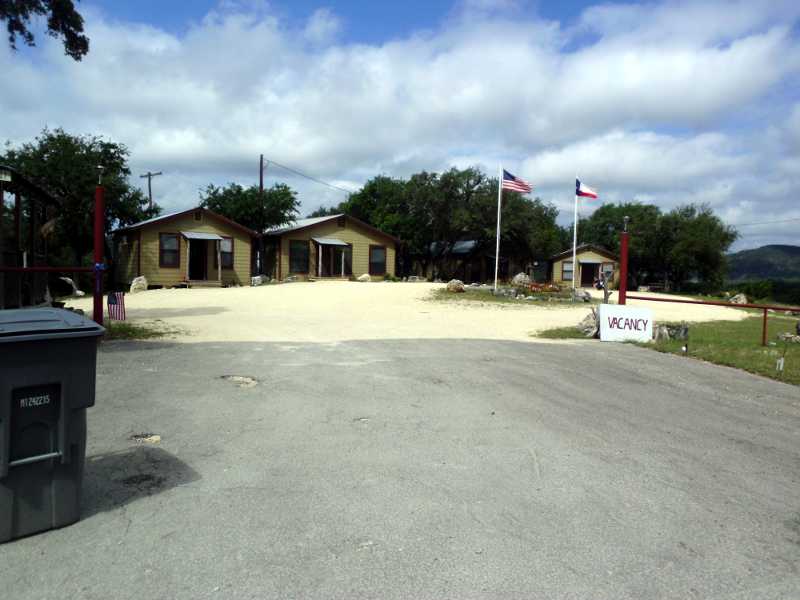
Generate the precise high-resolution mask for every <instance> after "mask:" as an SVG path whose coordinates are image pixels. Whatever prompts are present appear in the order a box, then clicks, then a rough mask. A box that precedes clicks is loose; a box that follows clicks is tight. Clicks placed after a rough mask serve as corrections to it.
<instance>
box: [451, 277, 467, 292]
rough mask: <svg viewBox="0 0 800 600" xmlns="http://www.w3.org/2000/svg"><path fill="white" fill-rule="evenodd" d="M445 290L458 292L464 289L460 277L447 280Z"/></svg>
mask: <svg viewBox="0 0 800 600" xmlns="http://www.w3.org/2000/svg"><path fill="white" fill-rule="evenodd" d="M447 291H448V292H452V293H454V294H460V293H462V292H463V291H464V282H463V281H461V280H460V279H451V280H450V281H448V282H447Z"/></svg>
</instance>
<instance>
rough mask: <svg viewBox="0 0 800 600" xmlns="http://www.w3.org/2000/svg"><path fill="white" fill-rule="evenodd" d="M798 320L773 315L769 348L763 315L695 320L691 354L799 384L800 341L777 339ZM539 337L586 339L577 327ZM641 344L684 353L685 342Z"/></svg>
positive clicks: (690, 343)
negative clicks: (764, 340)
mask: <svg viewBox="0 0 800 600" xmlns="http://www.w3.org/2000/svg"><path fill="white" fill-rule="evenodd" d="M797 321H798V319H797V318H793V317H787V316H783V315H780V316H779V315H774V314H772V315H770V316H769V327H768V336H767V339H768V341H769V342H770V345H769V346H767V347H764V346H762V345H761V317H751V318H749V319H744V320H742V321H714V322H709V323H692V324H690V326H689V345H688V346H689V352H688V356H690V357H692V358H697V359H700V360H706V361H708V362H712V363H715V364H718V365H726V366H729V367H735V368H737V369H743V370H745V371H749V372H750V373H755V374H757V375H763V376H765V377H770V378H772V379H777V380H779V381H785V382H786V383H792V384H794V385H800V344H787V343H785V342H776V336H777V334H778V333H782V332H785V331H792V332H793V331H794V330H795V327H796V324H797ZM537 337H543V338H548V339H568V338H581V339H585V338H584V336H583V335H582V334H581V333H580V332H579V331H578V330H577V329H576V328H575V327H560V328H558V329H549V330H547V331H543V332H541V333H539V334H538V336H537ZM640 345H641V346H642V347H644V348H650V349H652V350H656V351H658V352H669V353H671V354H683V351H682V350H681V347H682V346H683V342H681V341H678V340H670V341H665V342H658V343H652V344H640ZM781 356H783V357H784V370H783V372H782V373H780V372H778V371H777V370H776V363H777V361H778V358H780V357H781Z"/></svg>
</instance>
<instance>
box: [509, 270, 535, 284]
mask: <svg viewBox="0 0 800 600" xmlns="http://www.w3.org/2000/svg"><path fill="white" fill-rule="evenodd" d="M530 282H531V278H530V277H528V274H527V273H517V274H516V275H514V278H513V279H512V280H511V285H528V284H529V283H530Z"/></svg>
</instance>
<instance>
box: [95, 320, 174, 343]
mask: <svg viewBox="0 0 800 600" xmlns="http://www.w3.org/2000/svg"><path fill="white" fill-rule="evenodd" d="M104 326H105V328H106V335H105V338H104V339H106V340H151V339H155V338H162V337H166V336H168V335H173V334H175V333H179V331H178V330H177V329H170V328H168V327H166V326H165V325H164V324H163V322H161V321H158V320H157V321H154V322H152V323H131V322H130V321H106V322H105V324H104Z"/></svg>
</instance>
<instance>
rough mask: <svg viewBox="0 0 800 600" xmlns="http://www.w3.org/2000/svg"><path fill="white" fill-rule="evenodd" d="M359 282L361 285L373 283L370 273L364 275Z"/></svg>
mask: <svg viewBox="0 0 800 600" xmlns="http://www.w3.org/2000/svg"><path fill="white" fill-rule="evenodd" d="M358 281H360V282H361V283H367V282H369V281H372V277H370V276H369V273H364V274H363V275H361V276H359V278H358Z"/></svg>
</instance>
